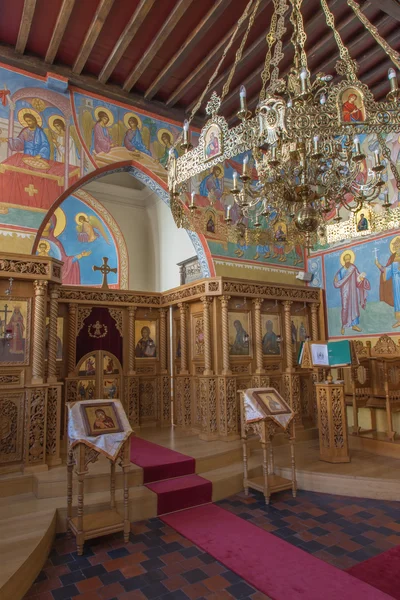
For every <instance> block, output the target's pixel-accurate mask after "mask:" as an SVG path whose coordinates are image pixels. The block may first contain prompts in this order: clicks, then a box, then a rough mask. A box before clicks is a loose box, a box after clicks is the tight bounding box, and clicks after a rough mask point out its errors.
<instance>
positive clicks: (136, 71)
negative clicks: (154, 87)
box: [123, 0, 193, 92]
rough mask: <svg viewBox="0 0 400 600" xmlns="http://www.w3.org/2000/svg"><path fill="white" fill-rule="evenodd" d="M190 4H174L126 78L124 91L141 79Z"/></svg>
mask: <svg viewBox="0 0 400 600" xmlns="http://www.w3.org/2000/svg"><path fill="white" fill-rule="evenodd" d="M192 2H193V0H178V4H176V6H175V7H174V9H173V10H172V12H171V13H170V14H169V16H168V19H167V20H166V21H165V23H164V25H163V26H162V27H161V29H160V31H159V32H158V33H157V35H156V36H155V38H154V40H153V41H152V43H151V44H150V46H149V47H148V48H147V50H146V52H145V53H144V54H143V56H142V58H141V59H140V60H139V62H138V63H137V64H136V65H135V67H134V68H133V69H132V71H131V72H130V74H129V75H128V77H127V78H126V80H125V83H124V85H123V88H124V90H125V91H127V92H130V91H131V89H132V88H133V86H134V85H135V83H136V82H137V80H138V79H139V77H141V76H142V74H143V73H144V71H145V70H146V69H147V67H148V66H149V64H150V63H151V61H152V60H153V58H154V57H155V55H156V54H157V52H158V51H159V50H160V48H161V46H162V45H163V44H164V42H165V41H166V39H167V38H168V36H169V35H170V33H171V32H172V31H173V30H174V28H175V27H176V25H177V24H178V22H179V20H180V19H181V18H182V17H183V15H184V14H185V12H186V11H187V9H188V8H189V7H190V5H191V4H192Z"/></svg>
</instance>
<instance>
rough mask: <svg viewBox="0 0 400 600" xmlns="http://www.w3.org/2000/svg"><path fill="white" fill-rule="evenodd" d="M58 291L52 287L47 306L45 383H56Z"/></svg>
mask: <svg viewBox="0 0 400 600" xmlns="http://www.w3.org/2000/svg"><path fill="white" fill-rule="evenodd" d="M58 296H59V289H58V286H57V287H52V288H51V290H50V306H49V340H48V356H47V381H48V383H56V382H57V320H58Z"/></svg>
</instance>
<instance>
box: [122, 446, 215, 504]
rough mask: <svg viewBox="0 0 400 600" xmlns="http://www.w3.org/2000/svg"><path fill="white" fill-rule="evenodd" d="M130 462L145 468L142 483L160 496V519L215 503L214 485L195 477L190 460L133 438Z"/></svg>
mask: <svg viewBox="0 0 400 600" xmlns="http://www.w3.org/2000/svg"><path fill="white" fill-rule="evenodd" d="M131 462H133V463H135V465H139V467H142V468H143V483H144V484H145V485H146V487H147V488H148V489H149V490H151V491H152V492H154V493H155V494H157V514H158V515H165V514H166V513H170V512H174V511H177V510H183V509H184V508H190V507H192V506H199V505H200V504H205V503H207V502H211V500H212V483H211V481H208V480H207V479H204V478H203V477H199V476H198V475H195V468H196V463H195V460H194V458H191V457H190V456H185V455H184V454H180V453H179V452H174V450H169V449H168V448H164V447H163V446H159V445H158V444H152V443H151V442H147V441H146V440H142V439H141V438H138V437H133V436H132V438H131Z"/></svg>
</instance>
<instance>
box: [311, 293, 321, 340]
mask: <svg viewBox="0 0 400 600" xmlns="http://www.w3.org/2000/svg"><path fill="white" fill-rule="evenodd" d="M318 308H319V304H314V303H313V304H311V337H312V339H313V341H314V342H316V341H318V340H319V327H318Z"/></svg>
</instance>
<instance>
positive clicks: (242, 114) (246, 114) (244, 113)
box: [236, 108, 252, 121]
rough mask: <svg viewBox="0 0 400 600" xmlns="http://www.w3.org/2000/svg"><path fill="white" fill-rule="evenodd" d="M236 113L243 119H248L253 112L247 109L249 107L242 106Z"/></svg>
mask: <svg viewBox="0 0 400 600" xmlns="http://www.w3.org/2000/svg"><path fill="white" fill-rule="evenodd" d="M236 115H237V117H238V118H239V119H240V120H241V121H248V120H249V119H251V117H252V112H251V111H250V110H247V108H242V109H240V110H239V111H238V112H237V113H236Z"/></svg>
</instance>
